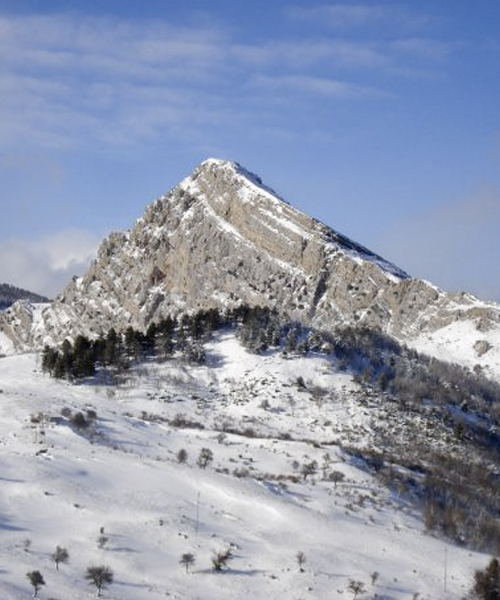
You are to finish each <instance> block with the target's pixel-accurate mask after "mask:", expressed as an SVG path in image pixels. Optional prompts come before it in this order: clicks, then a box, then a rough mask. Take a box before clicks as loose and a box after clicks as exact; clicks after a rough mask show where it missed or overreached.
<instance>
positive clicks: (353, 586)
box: [347, 579, 365, 600]
mask: <svg viewBox="0 0 500 600" xmlns="http://www.w3.org/2000/svg"><path fill="white" fill-rule="evenodd" d="M347 589H348V590H349V591H351V592H352V593H353V596H352V597H353V600H356V597H357V595H358V594H364V592H365V584H364V583H363V582H362V581H357V580H355V579H349V585H348V586H347Z"/></svg>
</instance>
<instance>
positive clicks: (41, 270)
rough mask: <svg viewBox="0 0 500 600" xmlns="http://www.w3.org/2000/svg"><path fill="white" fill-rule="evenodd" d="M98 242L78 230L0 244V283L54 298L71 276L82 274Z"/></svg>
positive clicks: (88, 234) (5, 241)
mask: <svg viewBox="0 0 500 600" xmlns="http://www.w3.org/2000/svg"><path fill="white" fill-rule="evenodd" d="M97 243H98V240H97V238H96V236H94V235H92V234H90V233H88V232H86V231H82V230H77V229H71V230H63V231H59V232H57V233H55V234H53V235H50V236H44V237H42V238H40V239H38V240H34V241H26V240H21V239H10V240H4V241H1V242H0V281H2V282H7V283H10V284H12V285H17V286H19V287H23V288H27V289H29V290H31V291H34V292H38V293H41V294H44V295H46V296H49V297H54V296H56V295H58V294H60V293H61V292H62V290H63V288H64V286H65V285H66V284H67V283H68V281H69V280H70V279H71V277H72V276H73V275H82V274H83V273H84V271H85V270H86V268H87V267H88V266H89V264H90V261H91V260H92V259H93V258H94V256H95V253H96V249H97Z"/></svg>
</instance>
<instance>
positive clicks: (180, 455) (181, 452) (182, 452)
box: [177, 448, 188, 463]
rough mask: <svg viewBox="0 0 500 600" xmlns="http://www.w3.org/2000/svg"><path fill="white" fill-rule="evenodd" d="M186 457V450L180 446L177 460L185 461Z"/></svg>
mask: <svg viewBox="0 0 500 600" xmlns="http://www.w3.org/2000/svg"><path fill="white" fill-rule="evenodd" d="M187 458H188V453H187V450H185V449H184V448H181V449H180V450H179V452H177V462H178V463H185V462H186V461H187Z"/></svg>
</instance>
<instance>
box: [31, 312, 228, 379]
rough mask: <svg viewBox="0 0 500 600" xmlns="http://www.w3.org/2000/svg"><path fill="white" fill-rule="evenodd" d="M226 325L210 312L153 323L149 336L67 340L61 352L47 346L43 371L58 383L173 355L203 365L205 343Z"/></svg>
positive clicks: (110, 334)
mask: <svg viewBox="0 0 500 600" xmlns="http://www.w3.org/2000/svg"><path fill="white" fill-rule="evenodd" d="M224 323H225V320H223V319H222V318H221V316H220V314H219V312H218V311H217V310H216V309H210V310H207V311H199V312H197V313H195V314H194V315H188V314H186V315H182V316H181V317H180V318H178V319H177V318H172V317H166V318H165V319H162V320H161V321H159V322H158V323H151V324H150V325H149V327H148V328H147V330H146V332H142V331H138V330H136V329H133V328H132V327H129V328H128V329H126V330H125V331H124V332H123V333H118V332H116V331H115V329H110V330H109V331H108V332H107V333H106V334H102V335H100V336H99V337H98V338H96V339H89V338H87V337H85V336H83V335H78V336H77V337H76V339H75V341H74V343H71V342H70V340H67V339H66V340H64V342H63V343H62V346H61V348H60V349H57V348H51V347H49V346H45V348H44V350H43V354H42V370H43V371H44V372H46V373H49V374H50V375H51V376H52V377H56V378H58V379H62V378H64V379H69V380H76V379H82V378H85V377H91V376H93V375H94V374H95V372H96V370H97V369H98V368H99V367H112V368H114V369H116V370H123V369H126V368H127V367H129V366H130V365H131V364H133V363H140V362H142V361H144V360H148V359H153V360H166V359H168V358H171V357H173V356H174V355H178V356H182V357H184V358H185V359H186V360H188V361H189V362H194V363H200V364H201V363H203V362H204V361H205V353H204V350H203V345H202V343H203V342H205V341H207V340H208V339H209V338H210V335H211V333H212V332H213V331H215V330H216V329H219V328H220V327H221V326H222V325H223V324H224Z"/></svg>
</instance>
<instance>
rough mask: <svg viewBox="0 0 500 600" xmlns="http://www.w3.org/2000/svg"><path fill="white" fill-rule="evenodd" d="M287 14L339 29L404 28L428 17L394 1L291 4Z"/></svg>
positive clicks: (419, 24)
mask: <svg viewBox="0 0 500 600" xmlns="http://www.w3.org/2000/svg"><path fill="white" fill-rule="evenodd" d="M289 14H290V16H291V17H292V18H294V19H299V20H305V21H316V22H320V23H323V24H326V25H327V26H330V27H336V28H341V29H347V28H354V27H361V26H363V27H365V26H367V25H368V26H379V25H380V24H381V23H382V24H384V25H385V26H387V25H391V24H392V25H396V26H398V27H401V26H404V27H405V28H407V29H415V28H421V27H423V26H425V25H428V24H429V23H430V22H431V20H430V18H429V17H428V16H427V15H421V14H418V13H415V12H414V11H412V10H409V9H408V8H406V7H403V6H401V5H396V4H394V3H376V4H375V3H374V2H371V3H367V2H365V3H349V4H347V3H333V4H324V5H320V6H310V7H299V6H296V7H292V8H291V9H290V11H289Z"/></svg>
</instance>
